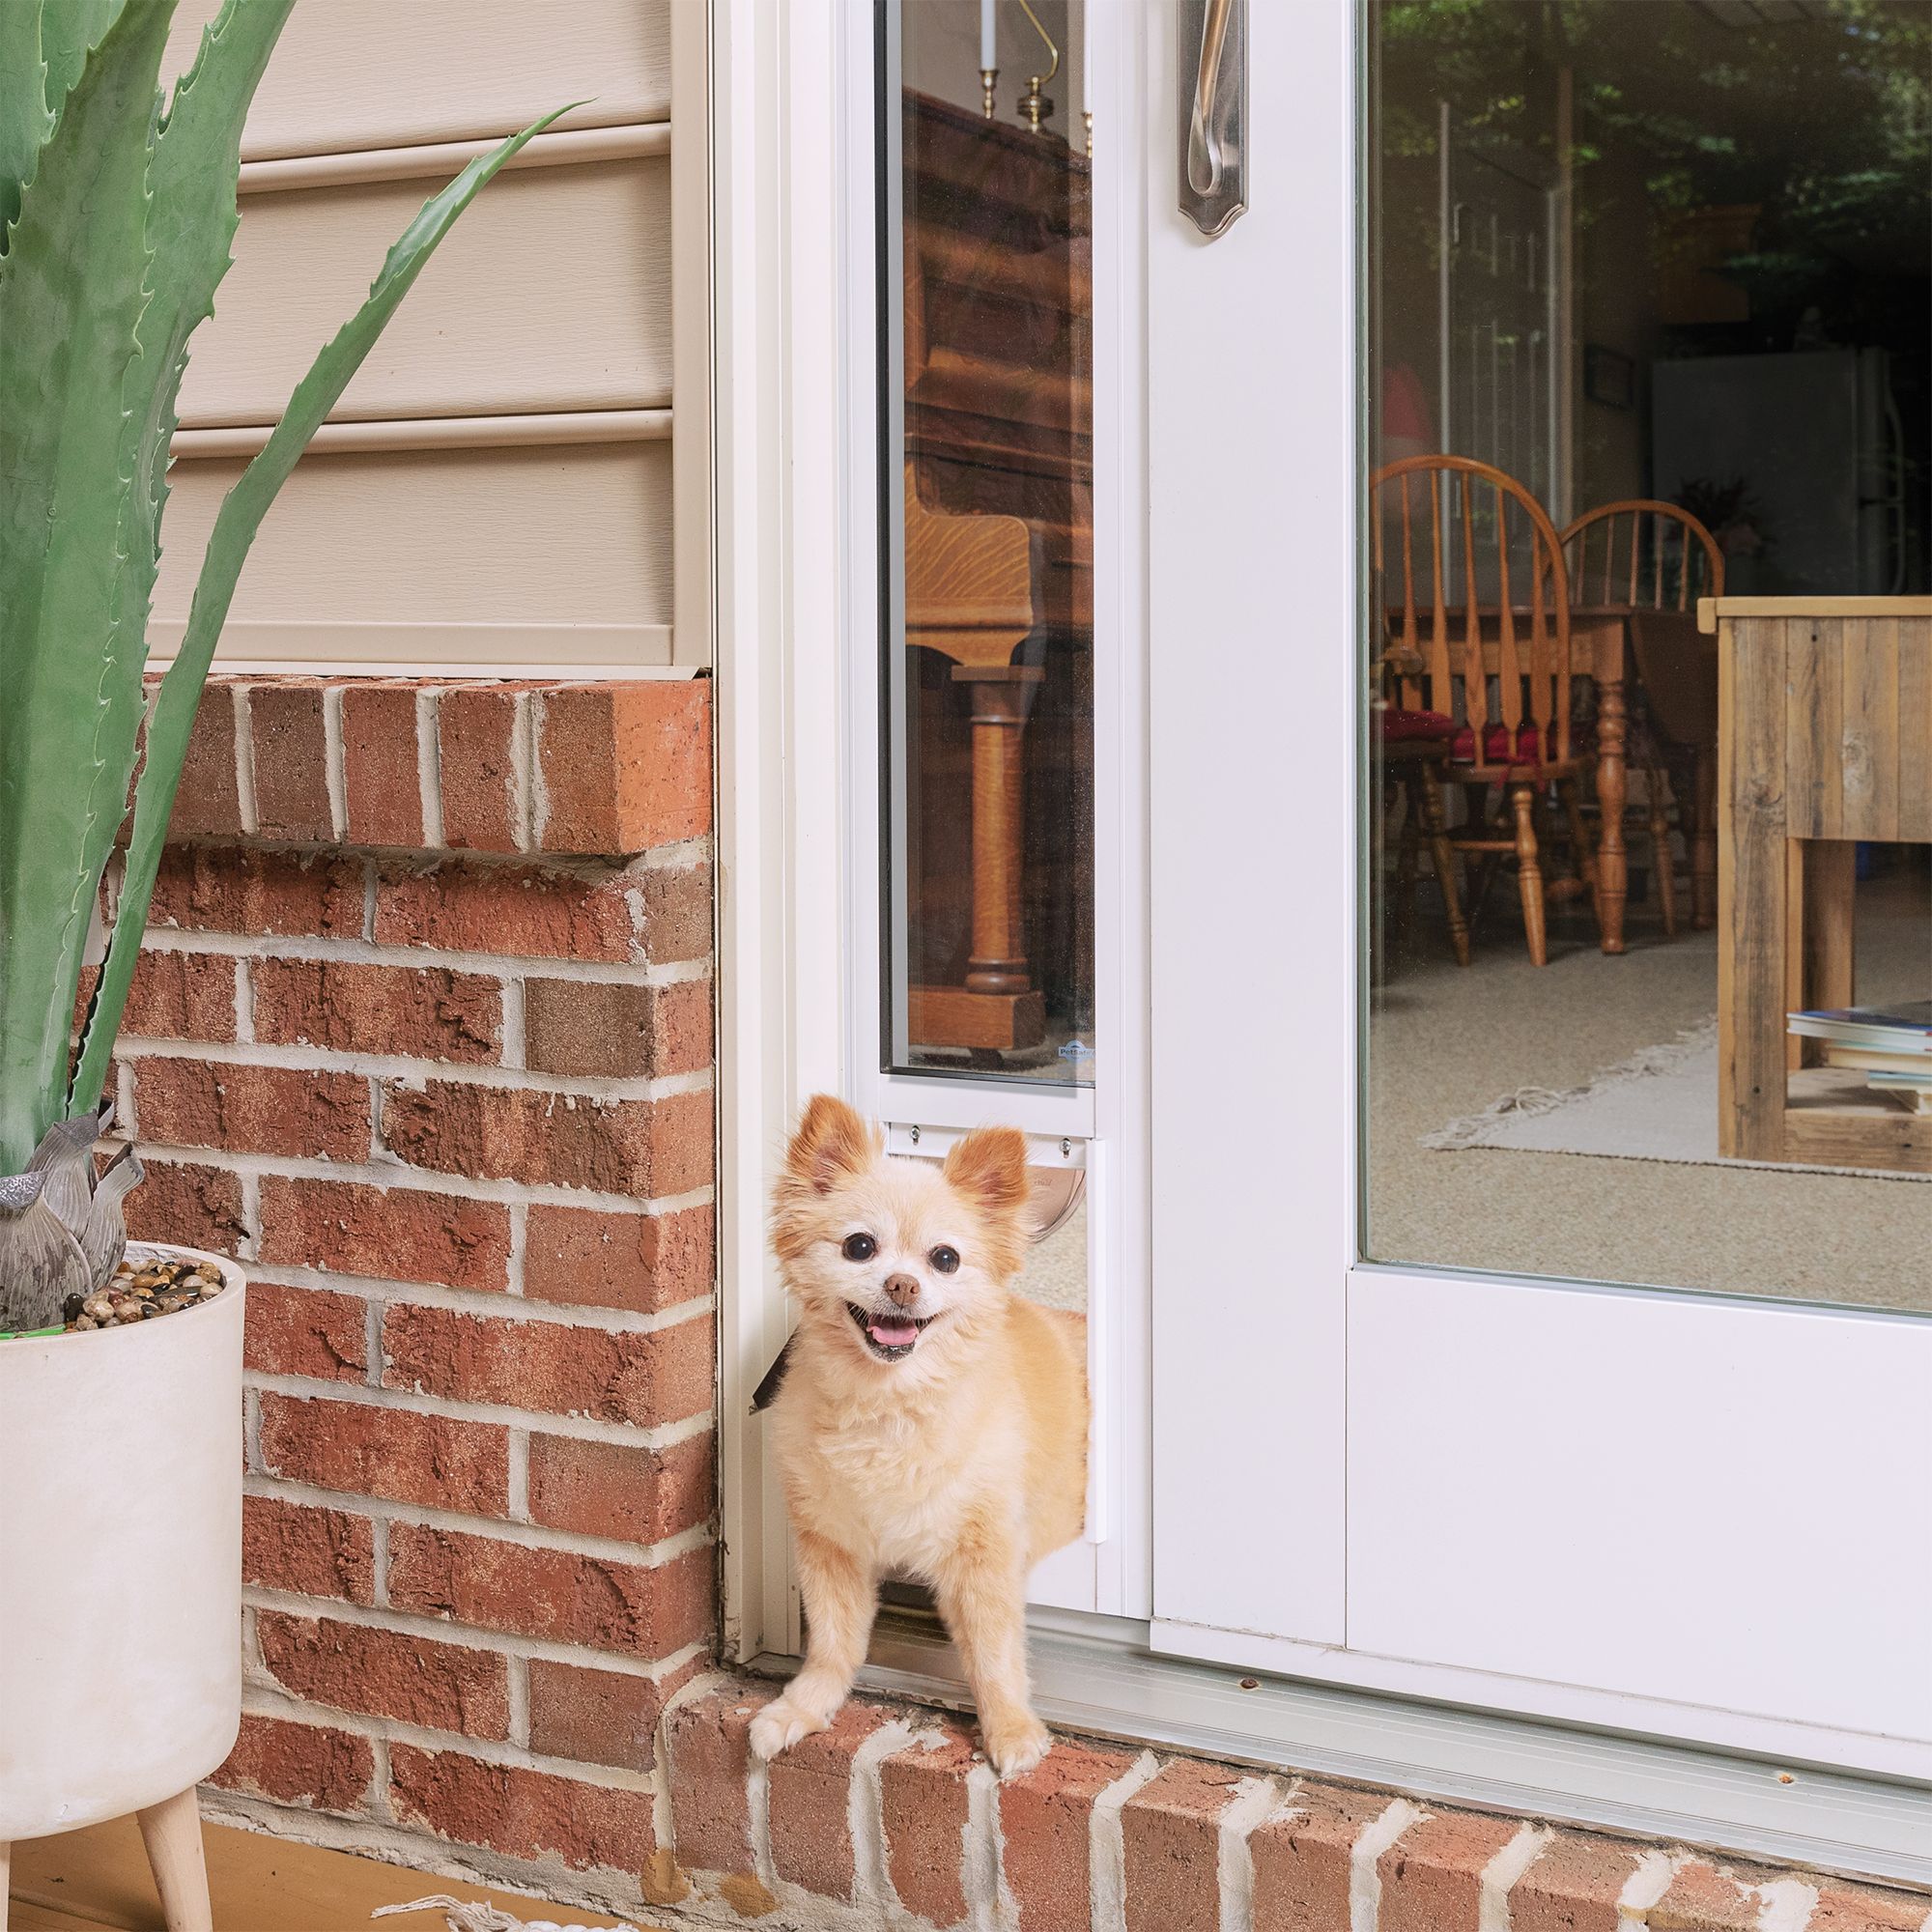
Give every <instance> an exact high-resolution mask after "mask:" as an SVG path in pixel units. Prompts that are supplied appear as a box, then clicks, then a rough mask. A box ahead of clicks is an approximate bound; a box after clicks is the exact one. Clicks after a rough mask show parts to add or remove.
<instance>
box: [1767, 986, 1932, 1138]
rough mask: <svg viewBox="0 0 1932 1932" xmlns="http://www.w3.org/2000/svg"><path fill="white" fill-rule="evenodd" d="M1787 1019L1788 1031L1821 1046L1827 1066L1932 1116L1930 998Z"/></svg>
mask: <svg viewBox="0 0 1932 1932" xmlns="http://www.w3.org/2000/svg"><path fill="white" fill-rule="evenodd" d="M1787 1017H1788V1021H1789V1024H1790V1027H1791V1031H1792V1032H1793V1033H1795V1034H1799V1035H1801V1036H1803V1037H1804V1038H1806V1039H1816V1040H1822V1041H1823V1042H1824V1047H1823V1051H1824V1058H1825V1065H1827V1066H1842V1067H1846V1068H1849V1069H1850V1070H1852V1071H1854V1072H1858V1073H1862V1074H1863V1075H1864V1076H1865V1085H1866V1086H1867V1087H1869V1088H1870V1089H1871V1090H1872V1092H1873V1093H1875V1094H1886V1095H1888V1096H1889V1097H1890V1098H1892V1099H1895V1100H1900V1101H1903V1102H1904V1104H1905V1105H1906V1106H1907V1107H1909V1108H1910V1109H1911V1110H1912V1111H1913V1112H1914V1113H1918V1114H1932V1000H1912V1001H1908V1002H1905V1003H1904V1004H1902V1005H1899V1006H1892V1007H1841V1008H1838V1009H1835V1010H1833V1011H1830V1012H1804V1013H1792V1014H1789V1015H1788V1016H1787Z"/></svg>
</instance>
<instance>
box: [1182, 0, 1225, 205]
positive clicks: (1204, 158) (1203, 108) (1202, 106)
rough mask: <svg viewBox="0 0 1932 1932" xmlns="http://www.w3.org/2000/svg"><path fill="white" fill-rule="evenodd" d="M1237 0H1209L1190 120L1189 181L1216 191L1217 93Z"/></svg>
mask: <svg viewBox="0 0 1932 1932" xmlns="http://www.w3.org/2000/svg"><path fill="white" fill-rule="evenodd" d="M1233 4H1234V0H1208V10H1207V14H1206V17H1205V18H1204V19H1203V20H1202V22H1201V71H1200V72H1199V73H1198V74H1197V75H1196V76H1195V80H1194V112H1193V113H1192V114H1191V115H1189V116H1188V120H1187V185H1188V186H1189V187H1191V188H1192V189H1193V190H1194V192H1195V193H1196V194H1212V193H1213V192H1214V190H1215V189H1216V188H1217V187H1219V186H1220V185H1221V144H1220V142H1219V141H1217V140H1216V139H1215V137H1214V125H1213V124H1214V96H1215V95H1216V93H1218V92H1219V90H1220V84H1221V49H1222V48H1223V47H1224V46H1225V45H1226V44H1227V41H1228V14H1229V11H1230V9H1231V8H1232V6H1233Z"/></svg>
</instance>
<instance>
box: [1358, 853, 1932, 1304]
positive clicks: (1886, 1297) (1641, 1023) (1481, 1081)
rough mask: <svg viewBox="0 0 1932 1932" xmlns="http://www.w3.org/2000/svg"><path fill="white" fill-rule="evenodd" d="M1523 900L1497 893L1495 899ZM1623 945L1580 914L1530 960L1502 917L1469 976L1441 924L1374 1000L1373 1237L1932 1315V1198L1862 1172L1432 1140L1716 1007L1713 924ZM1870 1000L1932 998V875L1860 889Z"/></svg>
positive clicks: (1378, 1247) (1498, 1264) (1864, 981)
mask: <svg viewBox="0 0 1932 1932" xmlns="http://www.w3.org/2000/svg"><path fill="white" fill-rule="evenodd" d="M1505 896H1506V895H1504V894H1503V893H1502V892H1501V891H1500V890H1499V891H1498V892H1497V894H1496V895H1495V897H1496V901H1497V902H1498V904H1500V902H1501V901H1502V900H1503V898H1504V897H1505ZM1859 947H1860V984H1859V993H1860V997H1861V998H1862V999H1892V998H1907V997H1915V998H1920V999H1922V998H1924V997H1926V995H1927V994H1928V993H1932V871H1928V868H1927V867H1925V866H1924V865H1923V863H1922V862H1921V863H1920V864H1919V865H1918V866H1917V867H1915V868H1914V869H1912V870H1911V871H1908V872H1901V873H1896V874H1893V875H1891V876H1890V877H1888V878H1886V879H1883V880H1878V881H1874V882H1873V883H1872V884H1871V885H1869V886H1867V887H1864V888H1861V893H1860V904H1859ZM1716 1004H1717V946H1716V940H1715V935H1713V934H1711V933H1708V932H1702V933H1699V932H1683V933H1680V935H1679V936H1678V938H1676V939H1675V940H1671V941H1665V940H1663V938H1662V935H1661V933H1659V932H1657V931H1656V930H1655V927H1654V924H1653V923H1652V922H1650V921H1649V920H1647V919H1644V918H1643V917H1641V916H1639V917H1638V918H1637V919H1636V920H1635V921H1634V932H1633V937H1632V947H1631V951H1630V952H1627V953H1626V954H1624V955H1623V956H1622V957H1621V958H1616V959H1611V958H1606V957H1605V955H1604V954H1603V953H1602V952H1599V951H1598V950H1597V949H1596V947H1595V945H1594V944H1593V943H1592V942H1591V940H1590V937H1589V934H1588V930H1587V926H1586V923H1585V922H1584V921H1583V920H1581V919H1577V918H1572V919H1571V920H1569V921H1568V922H1567V923H1565V924H1564V925H1562V926H1559V928H1558V930H1557V936H1556V939H1555V942H1554V944H1553V945H1552V956H1551V959H1550V963H1549V964H1548V966H1546V967H1544V968H1543V969H1542V970H1540V971H1539V970H1538V969H1537V968H1535V967H1532V966H1531V965H1530V964H1529V962H1528V958H1527V956H1526V955H1525V953H1524V952H1523V948H1522V941H1521V936H1520V930H1519V929H1518V928H1517V927H1516V924H1515V922H1514V921H1513V920H1511V919H1509V918H1508V917H1506V916H1503V915H1496V916H1492V918H1491V920H1490V921H1489V923H1488V925H1487V927H1486V928H1485V930H1484V931H1483V933H1482V934H1481V935H1480V937H1479V941H1478V949H1477V955H1476V963H1475V964H1474V965H1473V966H1471V967H1470V968H1469V969H1468V970H1467V971H1466V972H1462V971H1459V970H1458V969H1457V968H1456V966H1455V965H1454V964H1453V963H1451V962H1450V960H1449V955H1448V946H1447V942H1446V940H1444V939H1441V938H1440V937H1438V936H1437V935H1436V934H1435V932H1434V931H1432V930H1431V928H1430V927H1429V926H1428V925H1427V924H1426V923H1425V924H1423V925H1422V926H1421V928H1420V929H1419V930H1418V932H1417V934H1416V939H1415V949H1414V956H1412V957H1410V958H1407V959H1405V960H1402V961H1399V962H1398V963H1397V966H1396V969H1395V971H1394V972H1393V973H1392V975H1391V977H1390V980H1389V983H1388V984H1387V985H1385V986H1382V987H1380V988H1378V989H1377V991H1376V994H1375V996H1374V1002H1373V1018H1372V1023H1371V1031H1370V1050H1369V1080H1368V1094H1369V1117H1368V1123H1367V1124H1368V1137H1369V1207H1368V1248H1369V1252H1370V1253H1371V1254H1372V1255H1373V1256H1374V1258H1375V1259H1376V1260H1378V1261H1387V1262H1410V1263H1422V1264H1435V1265H1438V1266H1462V1267H1474V1268H1483V1269H1487V1270H1493V1271H1501V1272H1508V1273H1522V1274H1548V1275H1559V1276H1574V1277H1577V1278H1579V1279H1583V1280H1593V1281H1616V1282H1635V1283H1641V1284H1649V1285H1655V1286H1660V1287H1673V1288H1703V1289H1720V1290H1728V1291H1731V1292H1734V1293H1744V1294H1776V1295H1791V1296H1799V1297H1803V1298H1806V1299H1818V1300H1831V1301H1841V1302H1859V1303H1864V1304H1868V1305H1873V1306H1878V1307H1886V1308H1910V1309H1921V1310H1926V1311H1928V1312H1932V1193H1928V1190H1927V1189H1925V1188H1923V1187H1914V1186H1905V1185H1900V1184H1899V1183H1897V1182H1894V1181H1887V1180H1882V1179H1868V1178H1864V1177H1851V1176H1842V1175H1828V1174H1812V1173H1802V1172H1784V1171H1775V1170H1768V1169H1757V1168H1730V1167H1716V1166H1710V1167H1705V1166H1698V1165H1692V1164H1681V1165H1665V1164H1662V1163H1654V1162H1649V1161H1633V1160H1618V1159H1606V1158H1601V1157H1595V1156H1590V1155H1579V1154H1571V1153H1537V1152H1527V1151H1496V1150H1485V1149H1465V1150H1460V1151H1437V1150H1430V1149H1425V1148H1424V1147H1423V1146H1422V1142H1423V1140H1424V1138H1425V1137H1426V1136H1428V1135H1430V1134H1432V1133H1435V1132H1438V1131H1439V1130H1440V1129H1441V1128H1442V1127H1444V1126H1445V1125H1446V1124H1448V1123H1449V1122H1453V1121H1458V1120H1461V1119H1463V1117H1465V1116H1468V1115H1472V1114H1477V1113H1480V1112H1482V1111H1483V1110H1484V1109H1485V1108H1487V1107H1489V1106H1491V1105H1492V1103H1493V1102H1495V1101H1496V1100H1497V1099H1498V1098H1499V1097H1501V1096H1502V1095H1504V1094H1513V1093H1516V1092H1517V1091H1518V1090H1520V1089H1522V1088H1526V1087H1540V1088H1549V1089H1556V1090H1562V1089H1567V1088H1572V1087H1582V1086H1585V1085H1587V1084H1588V1083H1589V1082H1590V1081H1591V1080H1593V1079H1594V1078H1596V1077H1597V1076H1598V1075H1599V1074H1601V1073H1602V1072H1603V1071H1605V1069H1606V1068H1609V1067H1613V1066H1616V1065H1620V1064H1621V1063H1623V1062H1625V1061H1628V1060H1629V1059H1630V1058H1631V1057H1632V1056H1633V1055H1634V1054H1636V1053H1638V1052H1639V1051H1641V1050H1642V1049H1644V1048H1646V1047H1651V1046H1658V1045H1662V1044H1663V1043H1664V1042H1667V1041H1670V1040H1674V1039H1676V1038H1677V1037H1678V1036H1679V1035H1680V1034H1682V1033H1683V1032H1685V1031H1686V1030H1687V1029H1689V1028H1691V1027H1694V1026H1696V1025H1697V1023H1698V1022H1699V1021H1701V1020H1703V1019H1705V1018H1706V1017H1708V1015H1709V1014H1710V1013H1711V1011H1712V1010H1713V1009H1714V1008H1715V1007H1716Z"/></svg>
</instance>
